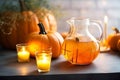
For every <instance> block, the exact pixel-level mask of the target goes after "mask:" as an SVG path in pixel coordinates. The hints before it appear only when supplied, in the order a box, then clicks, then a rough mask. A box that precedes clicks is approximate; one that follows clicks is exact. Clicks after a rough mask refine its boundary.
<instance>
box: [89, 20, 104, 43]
mask: <svg viewBox="0 0 120 80" xmlns="http://www.w3.org/2000/svg"><path fill="white" fill-rule="evenodd" d="M90 25H95V26H97V27H98V29H99V31H100V36H99V38H98V39H97V40H99V41H100V40H101V39H102V37H103V27H102V24H101V23H100V21H97V20H90Z"/></svg>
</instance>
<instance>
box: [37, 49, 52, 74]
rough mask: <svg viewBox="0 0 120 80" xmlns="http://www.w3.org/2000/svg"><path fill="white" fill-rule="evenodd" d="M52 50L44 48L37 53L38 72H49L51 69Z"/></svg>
mask: <svg viewBox="0 0 120 80" xmlns="http://www.w3.org/2000/svg"><path fill="white" fill-rule="evenodd" d="M51 54H52V53H51V50H50V51H49V50H42V51H40V52H37V53H36V64H37V68H38V72H48V71H50V65H51V56H52V55H51Z"/></svg>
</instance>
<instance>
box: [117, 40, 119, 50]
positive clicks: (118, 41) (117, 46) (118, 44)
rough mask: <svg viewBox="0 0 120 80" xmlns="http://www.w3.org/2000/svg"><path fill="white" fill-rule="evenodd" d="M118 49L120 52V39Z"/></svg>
mask: <svg viewBox="0 0 120 80" xmlns="http://www.w3.org/2000/svg"><path fill="white" fill-rule="evenodd" d="M117 48H118V50H119V51H120V39H119V40H118V43H117Z"/></svg>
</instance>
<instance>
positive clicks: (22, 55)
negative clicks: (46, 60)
mask: <svg viewBox="0 0 120 80" xmlns="http://www.w3.org/2000/svg"><path fill="white" fill-rule="evenodd" d="M21 47H22V48H21V50H20V51H18V61H19V62H28V61H29V57H30V53H29V52H28V51H27V50H26V48H25V47H24V46H21Z"/></svg>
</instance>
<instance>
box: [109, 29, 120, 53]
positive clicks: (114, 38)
mask: <svg viewBox="0 0 120 80" xmlns="http://www.w3.org/2000/svg"><path fill="white" fill-rule="evenodd" d="M112 29H113V30H114V31H115V33H112V34H109V35H108V38H107V45H108V46H109V47H110V49H111V50H113V51H118V47H117V44H118V41H119V39H120V32H119V30H118V29H117V28H115V27H113V28H112Z"/></svg>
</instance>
